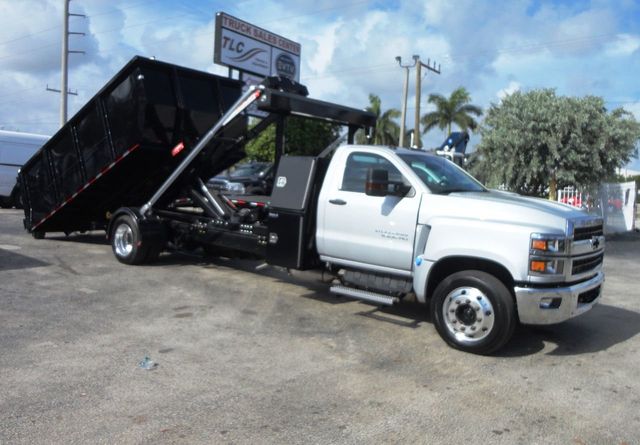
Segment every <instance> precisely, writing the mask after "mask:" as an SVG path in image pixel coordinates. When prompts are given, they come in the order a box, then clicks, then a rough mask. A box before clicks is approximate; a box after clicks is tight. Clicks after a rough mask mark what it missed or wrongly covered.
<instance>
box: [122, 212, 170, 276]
mask: <svg viewBox="0 0 640 445" xmlns="http://www.w3.org/2000/svg"><path fill="white" fill-rule="evenodd" d="M143 235H144V234H143V232H142V231H141V228H140V224H138V221H136V220H135V218H133V217H131V216H130V215H121V216H119V217H117V219H116V220H115V222H114V224H113V226H112V229H111V249H112V250H113V254H114V255H115V257H116V259H117V260H118V261H120V262H121V263H124V264H130V265H137V264H144V263H151V262H153V261H155V260H156V259H157V258H158V256H159V255H160V252H161V251H162V243H161V242H160V241H157V240H151V239H145V237H144V236H143Z"/></svg>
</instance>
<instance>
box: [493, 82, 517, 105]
mask: <svg viewBox="0 0 640 445" xmlns="http://www.w3.org/2000/svg"><path fill="white" fill-rule="evenodd" d="M521 87H522V85H520V83H518V82H516V81H513V80H512V81H511V82H509V85H507V86H506V87H504V88H502V89H501V90H500V91H498V92H497V93H496V97H497V98H498V99H499V100H501V101H502V99H504V98H505V97H507V96H510V95H511V94H513V93H515V92H516V91H519V90H520V89H521Z"/></svg>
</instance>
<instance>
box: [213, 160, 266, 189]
mask: <svg viewBox="0 0 640 445" xmlns="http://www.w3.org/2000/svg"><path fill="white" fill-rule="evenodd" d="M272 186H273V163H271V162H248V163H245V164H240V165H238V166H237V167H236V168H235V169H234V170H233V171H225V172H223V173H221V174H219V175H217V176H215V177H213V178H211V179H209V181H207V187H208V188H210V189H212V190H219V191H221V192H223V193H234V194H241V195H245V194H246V195H268V194H270V193H271V187H272Z"/></svg>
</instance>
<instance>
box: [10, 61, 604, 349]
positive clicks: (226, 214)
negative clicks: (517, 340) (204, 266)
mask: <svg viewBox="0 0 640 445" xmlns="http://www.w3.org/2000/svg"><path fill="white" fill-rule="evenodd" d="M164 85H171V86H172V88H173V90H172V91H173V92H172V93H170V92H167V91H166V90H164V89H163V86H164ZM180 85H183V87H182V89H180V88H179V86H180ZM223 87H224V88H223ZM223 93H224V94H226V96H224V94H223ZM305 93H306V89H305V88H304V87H302V86H300V85H297V84H292V83H291V82H290V81H287V80H286V79H267V80H265V82H264V83H263V84H262V85H259V86H257V87H252V88H251V89H250V90H249V91H248V92H246V93H245V94H242V93H241V84H240V83H239V82H235V81H232V80H230V79H223V78H218V77H217V76H213V75H210V74H206V73H195V72H192V71H190V70H185V69H182V68H180V69H178V68H176V67H174V66H172V65H168V64H163V63H161V62H157V61H150V60H147V59H140V58H137V59H134V60H133V61H132V62H131V63H130V64H129V65H128V66H127V67H125V69H123V71H122V72H121V73H119V74H118V75H117V76H116V77H115V78H114V79H113V80H112V81H111V82H110V83H109V84H108V85H107V86H106V87H105V88H104V89H103V90H102V91H101V93H99V94H98V95H97V96H96V97H95V98H94V99H93V100H92V102H91V103H89V104H88V105H87V106H85V107H84V108H83V110H84V111H83V110H81V111H80V113H79V114H78V115H77V116H76V117H74V118H72V119H71V120H70V123H69V124H67V126H66V127H63V129H61V130H60V132H61V133H60V134H57V135H55V136H54V137H53V138H52V140H51V142H50V143H48V144H47V145H45V146H44V147H43V149H42V150H41V152H39V153H38V155H37V156H35V157H34V159H32V160H31V161H30V163H28V164H27V165H26V166H25V167H24V168H23V170H22V177H23V181H22V182H23V184H24V189H25V190H24V191H25V197H26V201H27V206H26V207H25V227H26V228H27V229H28V230H29V231H30V232H32V233H33V235H34V236H35V237H36V238H43V237H44V236H45V233H46V232H56V231H62V232H67V233H70V232H73V231H75V230H87V229H104V230H105V231H106V233H107V236H108V238H109V240H110V242H111V245H112V249H113V252H114V254H115V256H116V258H117V259H118V260H119V261H121V262H123V263H125V264H141V263H145V262H149V261H153V260H154V259H155V258H156V257H157V256H158V255H159V254H160V253H161V252H162V251H163V250H165V249H166V248H167V247H170V248H172V249H180V248H190V249H193V248H194V247H197V246H201V247H202V248H204V249H205V250H206V251H207V252H213V253H214V254H215V252H216V251H219V252H224V254H225V255H228V254H229V252H238V253H242V254H244V255H250V256H252V257H255V258H263V259H264V260H265V262H266V263H267V264H270V265H273V266H278V267H282V268H286V269H289V270H317V271H321V272H322V274H323V275H324V276H325V277H327V276H328V277H330V280H329V281H330V285H329V290H330V291H331V292H333V293H335V294H339V295H343V296H348V297H352V298H356V299H360V300H364V301H368V302H372V303H374V304H384V305H393V304H396V303H398V302H399V301H400V300H402V299H403V298H405V297H407V296H409V295H411V296H412V297H414V298H415V299H417V301H419V302H421V303H424V304H425V305H426V308H427V310H428V311H429V312H430V314H431V319H432V320H433V323H434V325H435V327H436V329H437V331H438V333H439V334H440V335H441V337H442V338H443V339H444V340H445V341H446V342H447V343H448V344H449V345H451V346H453V347H455V348H458V349H461V350H463V351H467V352H472V353H478V354H488V353H491V352H494V351H496V350H498V349H499V348H500V347H502V346H503V345H504V344H505V343H506V342H507V341H508V340H509V339H510V338H511V336H512V334H513V332H514V328H515V326H516V325H517V324H518V323H524V324H534V325H535V324H553V323H560V322H562V321H565V320H567V319H569V318H571V317H574V316H577V315H579V314H581V313H584V312H585V311H587V310H589V309H591V308H592V307H593V305H594V304H596V303H597V301H598V299H599V298H600V296H601V294H602V285H603V282H604V276H603V272H602V263H603V254H604V244H605V240H604V236H603V222H602V220H601V219H599V218H594V217H591V216H589V215H587V214H586V213H584V212H582V211H580V210H577V209H575V208H572V207H570V206H566V205H563V204H558V203H553V202H549V201H546V200H541V199H532V198H525V197H522V196H518V195H516V194H512V193H505V192H498V191H492V190H488V189H486V188H485V187H484V186H483V185H482V184H480V183H479V182H478V181H476V180H475V179H474V178H473V177H471V176H470V175H469V174H467V173H466V172H465V171H464V170H462V169H461V168H459V167H458V166H456V165H455V164H454V163H452V162H450V161H448V160H447V159H444V158H442V157H438V156H433V155H430V154H427V153H425V152H423V151H420V150H410V149H402V148H393V147H383V146H372V145H356V144H354V143H353V142H354V134H355V132H356V130H358V129H360V128H362V129H364V130H367V129H369V128H371V127H372V126H373V125H375V117H374V116H373V115H372V114H371V113H367V112H365V111H361V110H357V109H353V108H348V107H344V106H341V105H337V104H331V103H327V102H321V101H317V100H314V99H310V98H307V97H306V94H305ZM172 94H173V96H172ZM203 97H204V98H208V101H209V102H207V101H205V100H203V99H202V98H203ZM223 97H224V100H223V99H221V98H223ZM230 99H233V101H231V100H230ZM252 105H253V106H256V107H257V108H258V109H259V110H261V111H263V112H267V113H269V115H268V116H269V117H267V118H265V119H264V120H263V121H262V122H261V123H260V124H258V125H256V126H254V127H251V128H248V127H247V124H246V121H247V117H246V115H245V114H244V112H245V111H246V110H247V109H248V108H249V107H250V106H252ZM189 107H195V108H198V107H199V108H198V110H197V111H198V112H195V111H194V109H192V108H189ZM95 110H99V111H100V113H96V112H95ZM127 113H131V115H132V116H135V117H136V119H137V120H133V121H132V120H129V118H128V116H127ZM207 113H208V114H207ZM207 116H208V117H207ZM290 116H299V117H305V118H313V119H321V120H323V121H328V122H333V123H335V124H338V125H343V126H346V127H347V134H348V137H347V142H348V143H347V144H346V145H342V146H338V147H329V148H327V149H326V150H324V151H323V152H322V153H319V154H318V155H317V156H288V155H286V154H285V153H283V147H285V143H284V131H283V127H284V123H285V122H286V119H288V118H289V117H290ZM92 119H93V121H92ZM206 122H209V124H208V125H210V126H207V125H205V124H206ZM270 123H273V124H275V125H276V127H277V128H276V143H275V151H276V166H275V172H276V173H275V176H274V178H273V189H272V190H271V193H270V194H267V195H260V196H247V195H240V196H234V195H230V194H228V193H225V194H222V193H220V194H218V193H216V192H215V191H214V190H210V189H208V188H207V187H206V186H205V183H204V182H205V181H206V180H207V178H209V177H211V176H212V175H214V174H216V173H217V172H220V171H222V170H223V169H225V168H227V167H228V166H229V165H231V164H233V163H234V162H237V161H238V160H239V159H242V158H243V157H244V151H243V147H244V144H245V143H246V142H247V140H249V139H250V138H251V137H254V136H255V135H257V134H258V133H259V132H260V131H261V130H262V129H264V128H266V126H267V125H268V124H270ZM83 128H94V129H100V131H102V132H103V134H102V135H96V134H93V133H86V134H84V133H83ZM197 128H199V129H200V130H199V132H198V133H197V134H196V133H189V132H190V131H192V130H193V129H197ZM67 135H72V136H73V137H68V136H67ZM83 140H86V141H87V143H86V146H85V145H83V142H82V141H83ZM69 144H70V145H69ZM96 147H100V149H99V151H97V149H96ZM85 158H86V159H85ZM96 158H100V159H101V161H100V162H101V163H97V161H95V159H96ZM65 169H67V170H65ZM65 171H66V172H67V173H65ZM70 181H74V182H73V183H70Z"/></svg>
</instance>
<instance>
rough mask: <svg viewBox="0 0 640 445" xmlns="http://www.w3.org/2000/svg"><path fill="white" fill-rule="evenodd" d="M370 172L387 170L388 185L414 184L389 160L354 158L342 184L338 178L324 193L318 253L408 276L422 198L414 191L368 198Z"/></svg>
mask: <svg viewBox="0 0 640 445" xmlns="http://www.w3.org/2000/svg"><path fill="white" fill-rule="evenodd" d="M394 161H395V160H394ZM396 162H397V161H396ZM369 168H377V169H379V168H383V169H386V170H387V171H388V172H389V179H390V180H393V181H404V182H405V183H406V184H408V185H410V183H409V182H408V181H407V180H406V179H405V178H403V177H402V174H401V173H400V171H399V169H398V168H397V167H396V165H394V162H393V161H391V160H390V159H387V158H385V157H383V156H381V155H378V154H374V153H367V152H352V153H350V154H349V155H348V157H347V159H346V164H345V168H344V176H343V177H342V180H341V181H340V180H338V179H337V178H336V180H335V182H334V186H333V187H330V188H329V189H328V190H327V189H323V192H322V193H321V196H320V199H321V200H326V202H322V203H320V206H319V210H321V212H322V214H321V215H319V216H320V218H319V221H318V223H319V224H321V225H322V230H321V237H322V240H319V242H318V250H319V253H320V254H321V255H324V256H327V257H332V258H339V259H343V260H347V261H355V262H358V263H364V264H368V265H372V266H380V267H385V268H393V269H398V270H404V271H410V270H411V269H412V262H413V245H414V238H415V230H416V223H417V218H418V210H419V207H420V196H419V194H416V192H415V190H414V189H412V190H411V192H409V193H408V194H407V196H404V197H398V196H384V197H379V196H367V195H366V194H365V181H366V175H367V171H368V170H369Z"/></svg>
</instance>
